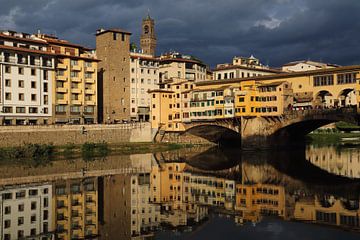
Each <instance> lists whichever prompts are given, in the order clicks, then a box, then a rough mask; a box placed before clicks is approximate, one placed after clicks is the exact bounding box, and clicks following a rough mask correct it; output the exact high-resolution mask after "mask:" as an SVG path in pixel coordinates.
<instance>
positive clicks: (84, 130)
mask: <svg viewBox="0 0 360 240" xmlns="http://www.w3.org/2000/svg"><path fill="white" fill-rule="evenodd" d="M102 141H105V142H107V143H109V144H117V143H127V142H151V141H152V136H151V126H150V123H126V124H109V125H106V124H96V125H46V126H39V125H36V126H1V127H0V147H13V146H20V145H24V144H27V143H34V144H35V143H37V144H50V143H51V144H53V145H65V144H67V143H73V144H83V143H85V142H94V143H97V142H102Z"/></svg>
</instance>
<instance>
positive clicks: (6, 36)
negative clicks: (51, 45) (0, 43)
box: [0, 33, 48, 45]
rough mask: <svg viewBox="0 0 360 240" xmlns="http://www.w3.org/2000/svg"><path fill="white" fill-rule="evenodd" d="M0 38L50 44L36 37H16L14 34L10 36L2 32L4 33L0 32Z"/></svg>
mask: <svg viewBox="0 0 360 240" xmlns="http://www.w3.org/2000/svg"><path fill="white" fill-rule="evenodd" d="M0 38H6V39H11V40H17V41H19V42H29V43H38V44H42V45H48V43H47V42H46V41H45V40H44V41H41V40H36V39H29V38H21V37H14V36H9V35H6V34H2V33H0Z"/></svg>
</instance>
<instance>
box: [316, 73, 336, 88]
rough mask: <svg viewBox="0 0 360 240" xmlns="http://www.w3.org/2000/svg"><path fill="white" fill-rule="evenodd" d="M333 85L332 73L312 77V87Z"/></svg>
mask: <svg viewBox="0 0 360 240" xmlns="http://www.w3.org/2000/svg"><path fill="white" fill-rule="evenodd" d="M329 85H334V76H333V75H323V76H315V77H314V87H316V86H329Z"/></svg>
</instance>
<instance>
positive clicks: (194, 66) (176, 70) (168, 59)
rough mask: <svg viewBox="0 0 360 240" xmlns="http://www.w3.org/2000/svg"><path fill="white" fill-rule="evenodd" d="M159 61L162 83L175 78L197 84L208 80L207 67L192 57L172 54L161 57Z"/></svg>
mask: <svg viewBox="0 0 360 240" xmlns="http://www.w3.org/2000/svg"><path fill="white" fill-rule="evenodd" d="M159 61H160V62H159V64H160V81H166V80H170V79H173V78H179V79H186V80H193V81H195V82H199V81H205V80H207V79H206V77H207V74H206V73H207V66H206V65H205V64H204V63H203V62H201V61H200V60H199V59H196V58H194V57H192V56H189V55H182V54H180V53H176V52H172V53H168V54H164V55H161V56H160V59H159Z"/></svg>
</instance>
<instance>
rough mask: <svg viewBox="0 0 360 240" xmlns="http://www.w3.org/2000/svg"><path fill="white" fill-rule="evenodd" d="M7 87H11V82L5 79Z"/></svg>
mask: <svg viewBox="0 0 360 240" xmlns="http://www.w3.org/2000/svg"><path fill="white" fill-rule="evenodd" d="M5 87H11V80H10V79H5Z"/></svg>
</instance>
